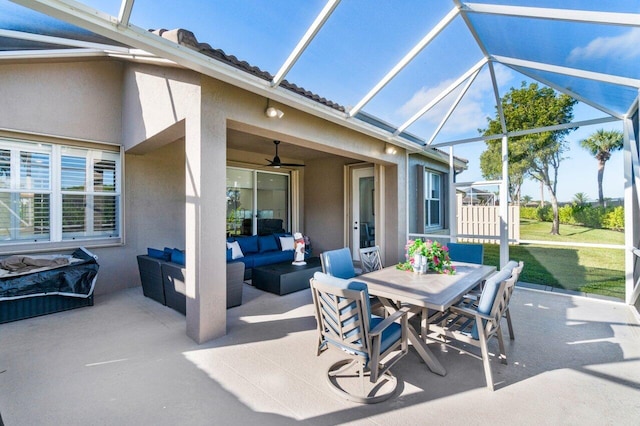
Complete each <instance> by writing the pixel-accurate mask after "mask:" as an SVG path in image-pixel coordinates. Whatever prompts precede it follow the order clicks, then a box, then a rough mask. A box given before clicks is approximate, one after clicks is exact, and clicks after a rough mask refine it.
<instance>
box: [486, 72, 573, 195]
mask: <svg viewBox="0 0 640 426" xmlns="http://www.w3.org/2000/svg"><path fill="white" fill-rule="evenodd" d="M576 102H577V101H576V100H575V99H573V98H571V97H569V96H567V95H559V96H557V94H556V92H555V91H554V90H553V89H551V88H549V87H539V86H538V84H537V83H531V84H529V85H528V86H527V85H526V83H525V82H522V85H521V87H520V88H519V89H515V88H513V87H512V88H511V90H510V91H509V93H507V94H506V95H505V96H504V97H502V99H501V106H502V110H503V112H504V117H505V122H506V127H507V128H506V130H507V131H509V132H512V131H516V130H526V129H535V128H540V127H545V126H552V125H556V124H562V123H569V122H571V120H572V119H573V106H574V105H575V104H576ZM572 130H574V129H571V128H570V129H562V130H556V131H553V132H542V133H537V134H533V135H524V136H519V137H511V138H509V141H508V149H509V194H510V196H511V199H512V200H514V199H515V195H516V194H518V193H519V192H520V187H521V185H522V182H523V180H524V178H525V177H526V176H530V177H533V178H534V179H536V180H540V181H542V182H544V183H545V184H546V185H551V184H553V182H551V181H550V179H549V176H552V175H553V173H549V168H550V167H552V168H554V169H557V167H558V166H559V163H560V160H561V159H562V153H563V152H564V151H565V149H566V146H565V145H566V143H565V142H564V137H565V136H566V135H567V134H569V132H571V131H572ZM480 132H481V133H482V134H483V135H484V136H490V135H499V134H502V133H504V131H503V129H502V123H501V120H500V116H499V114H498V110H497V108H496V115H495V117H494V118H490V119H488V123H487V128H486V129H480ZM486 144H487V149H486V150H485V151H484V152H483V153H482V154H481V156H480V168H481V170H482V175H483V176H484V177H485V178H486V179H499V178H501V176H502V148H501V145H502V141H501V140H500V139H495V140H488V141H486Z"/></svg>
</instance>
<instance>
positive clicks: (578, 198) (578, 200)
mask: <svg viewBox="0 0 640 426" xmlns="http://www.w3.org/2000/svg"><path fill="white" fill-rule="evenodd" d="M588 202H589V197H588V196H587V194H585V193H584V192H578V193H576V194H574V195H573V203H574V204H575V205H577V206H584V205H585V204H587V203H588Z"/></svg>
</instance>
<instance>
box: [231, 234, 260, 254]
mask: <svg viewBox="0 0 640 426" xmlns="http://www.w3.org/2000/svg"><path fill="white" fill-rule="evenodd" d="M236 241H237V242H238V244H240V248H241V249H242V253H244V255H245V256H246V255H248V254H251V253H258V236H257V235H252V236H250V237H238V238H236Z"/></svg>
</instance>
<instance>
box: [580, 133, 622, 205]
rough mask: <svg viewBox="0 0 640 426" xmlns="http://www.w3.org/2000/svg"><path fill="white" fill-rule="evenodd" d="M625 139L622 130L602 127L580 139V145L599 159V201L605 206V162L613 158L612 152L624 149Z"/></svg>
mask: <svg viewBox="0 0 640 426" xmlns="http://www.w3.org/2000/svg"><path fill="white" fill-rule="evenodd" d="M623 141H624V139H623V136H622V132H620V131H617V130H604V129H600V130H598V131H597V132H595V133H594V134H592V135H591V136H589V137H588V138H587V139H583V140H581V141H580V146H582V147H583V148H584V149H586V150H587V151H589V152H590V153H591V155H593V156H594V157H595V158H596V160H598V201H599V202H600V205H601V206H604V194H603V191H602V180H603V176H604V166H605V163H606V162H607V161H609V159H610V158H611V153H612V152H615V151H619V150H621V149H622V146H623Z"/></svg>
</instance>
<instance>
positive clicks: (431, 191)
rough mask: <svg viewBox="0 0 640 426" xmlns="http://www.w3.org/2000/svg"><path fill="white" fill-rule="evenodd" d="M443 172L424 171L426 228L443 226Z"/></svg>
mask: <svg viewBox="0 0 640 426" xmlns="http://www.w3.org/2000/svg"><path fill="white" fill-rule="evenodd" d="M442 194H443V190H442V174H441V173H436V172H433V171H431V170H425V172H424V225H425V229H435V228H442Z"/></svg>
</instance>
